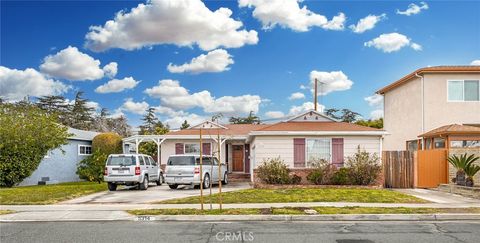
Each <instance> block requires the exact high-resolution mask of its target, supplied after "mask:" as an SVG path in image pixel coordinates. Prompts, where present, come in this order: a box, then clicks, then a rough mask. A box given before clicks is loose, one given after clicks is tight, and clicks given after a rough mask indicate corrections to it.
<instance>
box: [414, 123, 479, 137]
mask: <svg viewBox="0 0 480 243" xmlns="http://www.w3.org/2000/svg"><path fill="white" fill-rule="evenodd" d="M452 134H456V135H480V127H475V126H468V125H459V124H450V125H446V126H441V127H438V128H435V129H433V130H431V131H429V132H426V133H424V134H421V135H419V136H418V137H436V136H441V135H452Z"/></svg>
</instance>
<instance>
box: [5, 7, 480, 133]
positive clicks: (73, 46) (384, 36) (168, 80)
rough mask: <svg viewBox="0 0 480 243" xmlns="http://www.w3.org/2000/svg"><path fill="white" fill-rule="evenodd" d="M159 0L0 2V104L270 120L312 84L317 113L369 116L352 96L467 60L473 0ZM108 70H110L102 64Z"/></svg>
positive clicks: (479, 27) (308, 100)
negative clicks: (71, 102)
mask: <svg viewBox="0 0 480 243" xmlns="http://www.w3.org/2000/svg"><path fill="white" fill-rule="evenodd" d="M169 2H170V1H167V0H165V1H160V0H159V1H152V2H147V3H146V2H141V1H140V2H137V1H122V2H116V1H98V2H97V1H75V2H69V1H52V2H48V1H33V2H29V1H2V2H1V46H0V47H1V48H0V51H1V53H0V66H1V69H0V96H2V97H3V98H7V99H10V100H15V99H19V98H20V97H23V96H25V95H30V96H38V95H47V94H63V95H65V96H66V97H67V98H69V99H72V98H73V95H74V93H75V92H76V91H77V90H82V91H85V96H86V97H87V98H88V99H90V100H92V101H94V102H96V103H98V104H99V105H100V106H101V107H106V108H108V109H109V110H110V112H111V113H112V114H113V115H120V114H123V115H126V116H127V117H128V119H129V121H130V123H131V124H132V125H135V126H136V125H138V124H139V123H140V120H139V119H140V117H141V113H142V110H143V109H144V108H146V107H156V108H157V115H158V116H159V117H160V118H161V120H162V121H166V122H168V123H169V124H170V125H171V126H172V127H175V126H178V123H179V122H180V121H182V120H184V119H187V120H189V122H190V123H197V122H199V121H201V120H202V119H204V118H208V117H210V116H211V115H212V114H214V113H217V112H221V113H223V114H224V115H225V116H226V117H228V116H239V115H245V114H246V113H248V111H249V110H253V111H255V112H257V114H258V115H259V116H260V117H261V118H263V119H280V118H282V117H286V116H289V115H291V114H293V113H295V112H299V111H302V110H305V109H309V108H311V106H312V105H313V103H312V100H313V98H312V93H311V92H310V89H311V88H312V85H311V79H312V78H313V77H317V78H319V79H320V80H321V81H322V82H324V83H325V85H324V86H323V89H324V90H328V91H329V92H328V93H327V94H325V95H323V96H322V98H321V100H322V105H325V107H327V108H349V109H351V110H354V111H357V112H359V113H361V114H362V115H363V116H364V117H365V118H370V117H378V116H380V115H381V113H380V110H381V99H379V98H378V97H371V98H370V101H371V102H368V101H367V100H365V98H367V97H369V96H372V95H373V94H374V92H375V90H377V89H378V88H381V87H382V86H384V85H387V84H389V83H391V82H393V81H395V80H397V79H399V78H401V77H402V76H403V75H406V74H408V73H410V72H412V71H414V70H415V69H417V68H420V67H425V66H434V65H469V64H470V63H472V62H473V61H475V60H479V59H480V13H479V9H480V2H478V1H428V2H417V1H350V2H346V1H303V2H297V1H295V0H289V1H285V2H284V4H278V3H279V2H278V1H277V2H276V3H277V4H278V5H275V4H272V2H270V4H269V3H264V2H263V1H262V0H240V2H237V1H205V2H200V1H198V0H190V1H186V2H183V1H173V2H176V3H175V4H173V5H171V4H169ZM173 2H172V3H173ZM139 4H144V5H145V6H144V8H143V7H138V5H139ZM412 4H414V5H412ZM297 6H298V7H297ZM141 8H143V10H145V9H149V10H145V11H143V12H142V11H141V10H142V9H141ZM220 8H222V9H220ZM132 9H133V12H132ZM219 9H220V10H219ZM408 9H410V10H408ZM121 10H122V11H123V13H122V14H121V15H122V16H120V17H117V18H115V15H116V13H117V12H119V11H121ZM397 10H398V11H397ZM229 11H231V15H229ZM369 15H370V18H368V19H364V18H366V17H367V16H369ZM335 16H336V18H335V19H334V17H335ZM189 17H194V20H192V19H189ZM361 19H364V21H363V24H358V23H359V21H360V20H361ZM107 21H110V22H111V23H113V24H114V27H111V26H107V25H106V22H107ZM372 23H373V24H372ZM357 24H358V25H357ZM352 25H355V26H356V27H357V32H359V33H355V32H354V31H353V30H354V27H353V26H352ZM91 26H98V27H97V30H93V29H90V27H91ZM351 26H352V27H351ZM219 29H220V30H219ZM362 31H363V32H362ZM360 32H361V33H360ZM88 33H90V34H92V33H93V35H90V36H87V34H88ZM201 55H203V57H202V56H201ZM193 58H197V60H196V61H192V59H193ZM112 62H114V63H116V65H117V71H116V72H115V71H112V69H108V68H107V69H106V68H104V66H105V65H107V64H109V63H112ZM479 62H480V61H479ZM170 63H171V64H172V65H174V66H176V71H175V70H174V69H171V70H169V69H167V66H168V65H169V64H170ZM182 64H186V65H184V66H181V65H182ZM113 66H114V65H110V67H113ZM179 71H184V72H180V73H179ZM312 71H313V73H312ZM315 71H316V72H315ZM130 77H131V78H130ZM126 78H127V79H126ZM111 80H114V82H111V83H110V85H107V86H105V87H103V92H100V90H102V89H97V88H98V87H99V86H101V85H105V84H106V83H107V82H109V81H111ZM115 80H116V81H115ZM160 80H163V82H162V83H161V84H159V81H160ZM37 86H38V87H37ZM301 86H302V87H301ZM96 90H97V91H96ZM293 93H301V94H303V96H305V97H304V98H302V95H301V94H296V95H294V97H296V99H289V97H290V96H291V95H292V94H293Z"/></svg>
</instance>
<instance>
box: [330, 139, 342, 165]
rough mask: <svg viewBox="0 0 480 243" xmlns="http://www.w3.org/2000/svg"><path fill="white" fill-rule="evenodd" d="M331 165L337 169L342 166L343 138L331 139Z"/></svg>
mask: <svg viewBox="0 0 480 243" xmlns="http://www.w3.org/2000/svg"><path fill="white" fill-rule="evenodd" d="M332 163H333V164H334V165H336V166H337V167H342V166H343V163H344V155H343V138H332Z"/></svg>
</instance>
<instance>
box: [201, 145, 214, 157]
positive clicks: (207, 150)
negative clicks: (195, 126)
mask: <svg viewBox="0 0 480 243" xmlns="http://www.w3.org/2000/svg"><path fill="white" fill-rule="evenodd" d="M202 150H203V151H202V153H203V154H211V153H212V144H211V143H204V144H203V147H202Z"/></svg>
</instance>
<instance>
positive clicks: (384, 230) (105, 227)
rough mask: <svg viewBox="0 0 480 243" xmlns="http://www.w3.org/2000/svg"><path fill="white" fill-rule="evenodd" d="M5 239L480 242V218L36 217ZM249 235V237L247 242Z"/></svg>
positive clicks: (2, 232) (7, 226) (11, 226)
mask: <svg viewBox="0 0 480 243" xmlns="http://www.w3.org/2000/svg"><path fill="white" fill-rule="evenodd" d="M0 237H1V238H0V242H2V243H7V242H82V243H84V242H275V243H280V242H338V243H367V242H368V243H372V242H402V243H404V242H422V243H428V242H435V243H442V242H472V243H473V242H480V222H218V223H214V222H205V223H192V222H158V221H152V222H139V221H137V222H135V221H123V222H121V221H116V222H34V223H2V224H0ZM242 240H243V241H242Z"/></svg>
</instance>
